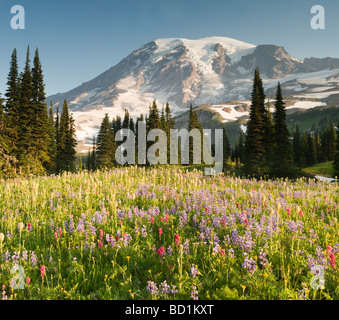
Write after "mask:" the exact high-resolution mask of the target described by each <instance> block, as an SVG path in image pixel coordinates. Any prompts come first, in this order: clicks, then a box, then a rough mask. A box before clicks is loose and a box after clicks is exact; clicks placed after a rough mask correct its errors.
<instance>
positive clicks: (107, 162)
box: [96, 114, 116, 169]
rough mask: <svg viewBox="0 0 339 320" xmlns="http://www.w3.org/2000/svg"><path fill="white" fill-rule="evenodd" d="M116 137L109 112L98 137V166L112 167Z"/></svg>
mask: <svg viewBox="0 0 339 320" xmlns="http://www.w3.org/2000/svg"><path fill="white" fill-rule="evenodd" d="M115 150H116V148H115V139H114V133H113V130H112V126H111V124H110V121H109V117H108V114H106V115H105V117H104V119H103V121H102V123H101V127H100V130H99V133H98V137H97V153H96V154H97V165H98V168H99V169H101V168H108V169H110V168H112V167H113V166H114V164H115Z"/></svg>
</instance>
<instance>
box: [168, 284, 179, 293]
mask: <svg viewBox="0 0 339 320" xmlns="http://www.w3.org/2000/svg"><path fill="white" fill-rule="evenodd" d="M170 292H171V293H173V294H177V293H178V290H177V286H176V285H172V289H171V291H170Z"/></svg>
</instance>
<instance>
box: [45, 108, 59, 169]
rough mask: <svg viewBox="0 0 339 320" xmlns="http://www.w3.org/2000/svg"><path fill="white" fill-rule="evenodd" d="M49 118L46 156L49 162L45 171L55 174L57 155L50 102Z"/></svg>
mask: <svg viewBox="0 0 339 320" xmlns="http://www.w3.org/2000/svg"><path fill="white" fill-rule="evenodd" d="M48 114H49V116H48V149H47V152H48V156H49V162H48V165H47V171H48V172H49V173H55V171H56V170H55V169H56V168H55V166H56V163H55V161H56V153H57V137H56V129H55V123H54V114H53V105H52V102H51V104H50V106H49V113H48Z"/></svg>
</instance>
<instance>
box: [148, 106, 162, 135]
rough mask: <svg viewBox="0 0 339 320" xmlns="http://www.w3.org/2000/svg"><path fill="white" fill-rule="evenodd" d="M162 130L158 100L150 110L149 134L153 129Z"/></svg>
mask: <svg viewBox="0 0 339 320" xmlns="http://www.w3.org/2000/svg"><path fill="white" fill-rule="evenodd" d="M160 128H161V122H160V115H159V109H158V105H157V102H156V100H154V101H153V103H152V106H151V107H150V110H149V115H148V122H147V132H149V131H150V130H152V129H160Z"/></svg>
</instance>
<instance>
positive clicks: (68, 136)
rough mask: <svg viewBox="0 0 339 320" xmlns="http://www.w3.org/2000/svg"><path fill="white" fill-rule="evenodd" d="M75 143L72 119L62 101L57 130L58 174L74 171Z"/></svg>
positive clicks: (66, 105) (65, 104)
mask: <svg viewBox="0 0 339 320" xmlns="http://www.w3.org/2000/svg"><path fill="white" fill-rule="evenodd" d="M76 145H77V142H76V138H75V127H74V119H73V117H72V115H70V114H69V111H68V104H67V101H66V100H65V101H64V104H63V108H62V114H61V116H60V124H59V130H58V144H57V159H56V162H57V168H58V173H60V172H63V171H74V170H75V160H76V151H75V148H76Z"/></svg>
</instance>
